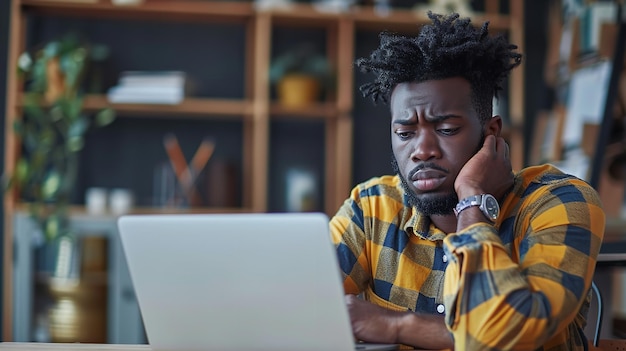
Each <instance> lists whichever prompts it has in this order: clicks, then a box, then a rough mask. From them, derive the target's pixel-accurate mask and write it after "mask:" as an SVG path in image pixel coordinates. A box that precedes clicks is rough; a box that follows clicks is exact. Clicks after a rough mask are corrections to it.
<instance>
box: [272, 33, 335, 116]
mask: <svg viewBox="0 0 626 351" xmlns="http://www.w3.org/2000/svg"><path fill="white" fill-rule="evenodd" d="M269 77H270V82H271V83H272V84H273V85H275V87H276V93H277V96H278V100H279V101H280V103H281V104H283V105H285V106H289V107H296V108H297V107H304V106H306V105H309V104H311V103H313V102H315V101H316V100H318V99H319V97H320V94H321V92H322V91H323V89H327V88H329V87H330V86H331V80H332V70H331V67H330V64H329V62H328V59H327V58H326V57H325V56H324V55H322V54H320V53H319V52H317V51H316V50H315V49H314V48H313V47H312V46H310V45H302V46H297V47H295V48H293V49H292V50H288V51H285V52H283V53H282V54H280V55H278V56H277V57H275V58H274V59H273V60H272V63H271V66H270V71H269Z"/></svg>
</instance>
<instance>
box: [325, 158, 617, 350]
mask: <svg viewBox="0 0 626 351" xmlns="http://www.w3.org/2000/svg"><path fill="white" fill-rule="evenodd" d="M500 206H501V212H500V217H499V219H498V220H497V222H496V223H495V224H494V225H491V224H488V223H478V224H474V225H472V226H470V227H468V228H465V229H464V230H462V231H460V232H457V233H450V234H448V235H446V233H444V232H442V231H441V230H439V229H438V228H436V227H435V226H434V225H433V224H432V223H431V222H430V219H429V218H428V217H427V216H423V215H421V214H420V213H418V212H417V211H416V210H415V209H414V208H412V207H411V206H410V205H408V204H407V202H406V200H405V198H404V190H403V189H402V186H401V184H400V180H399V178H398V177H397V176H383V177H379V178H373V179H371V180H369V181H367V182H364V183H362V184H359V185H357V186H356V187H355V188H354V189H353V190H352V192H351V194H350V198H349V199H347V200H346V201H345V202H344V204H343V205H342V206H341V208H340V209H339V211H338V212H337V214H336V215H335V216H334V217H333V218H332V219H331V221H330V228H331V235H332V238H333V241H334V243H335V246H336V249H337V254H338V257H339V264H340V269H341V271H342V274H343V277H344V290H345V292H346V293H351V294H361V293H362V294H363V296H364V297H365V299H367V300H368V301H371V302H373V303H375V304H377V305H380V306H384V307H386V308H389V309H393V310H398V311H415V312H419V313H428V314H439V315H444V314H445V320H446V323H447V326H448V329H449V330H450V331H451V333H452V335H453V337H454V340H455V347H456V349H457V350H478V349H491V350H502V349H508V350H583V349H585V348H586V344H587V342H586V339H585V337H584V335H583V328H584V325H585V323H586V314H587V309H588V306H589V288H590V286H591V281H592V278H593V273H594V269H595V264H596V258H597V255H598V252H599V250H600V245H601V241H602V237H603V235H604V225H605V216H604V212H603V210H602V208H601V204H600V200H599V197H598V194H597V192H596V191H595V190H594V189H593V188H591V187H590V186H589V185H588V184H587V183H585V182H584V181H582V180H580V179H577V178H575V177H573V176H569V175H566V174H563V173H561V172H560V171H559V170H557V169H556V168H554V167H552V166H549V165H545V166H536V167H529V168H526V169H524V170H522V171H521V172H519V173H517V174H516V176H515V183H514V186H513V189H512V190H511V192H510V193H509V194H508V195H507V196H506V198H505V199H504V201H503V202H502V203H501V204H500Z"/></svg>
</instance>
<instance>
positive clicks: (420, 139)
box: [411, 130, 441, 161]
mask: <svg viewBox="0 0 626 351" xmlns="http://www.w3.org/2000/svg"><path fill="white" fill-rule="evenodd" d="M435 133H436V132H435V131H428V130H421V131H420V132H418V135H417V137H416V138H413V140H412V141H413V151H412V152H411V160H413V161H427V160H430V159H437V158H440V157H441V148H440V147H439V142H438V139H437V136H436V135H435Z"/></svg>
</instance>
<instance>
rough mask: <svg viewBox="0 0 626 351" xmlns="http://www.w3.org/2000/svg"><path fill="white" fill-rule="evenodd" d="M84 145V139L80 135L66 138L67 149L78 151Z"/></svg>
mask: <svg viewBox="0 0 626 351" xmlns="http://www.w3.org/2000/svg"><path fill="white" fill-rule="evenodd" d="M84 146H85V139H84V138H83V137H82V136H78V135H76V136H72V137H70V138H68V140H67V151H69V152H78V151H80V150H82V149H83V147H84Z"/></svg>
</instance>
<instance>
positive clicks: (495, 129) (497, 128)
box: [484, 115, 502, 137]
mask: <svg viewBox="0 0 626 351" xmlns="http://www.w3.org/2000/svg"><path fill="white" fill-rule="evenodd" d="M484 129H485V135H495V136H496V137H499V136H500V133H501V132H502V117H500V116H499V115H495V116H493V117H491V118H490V119H489V120H488V121H487V122H486V123H485V126H484Z"/></svg>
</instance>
